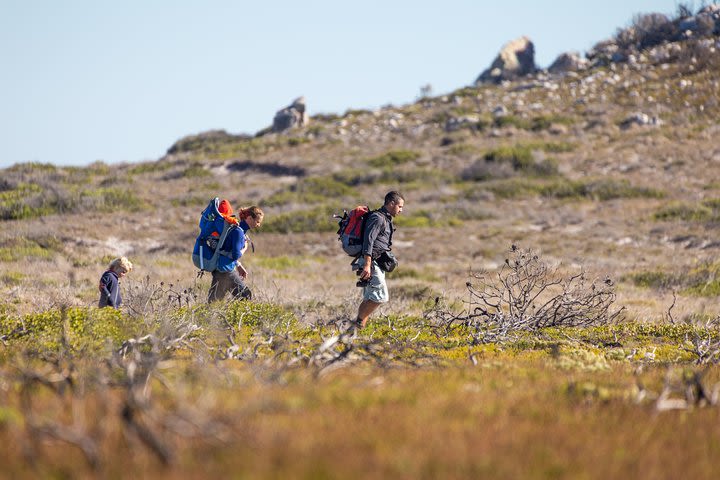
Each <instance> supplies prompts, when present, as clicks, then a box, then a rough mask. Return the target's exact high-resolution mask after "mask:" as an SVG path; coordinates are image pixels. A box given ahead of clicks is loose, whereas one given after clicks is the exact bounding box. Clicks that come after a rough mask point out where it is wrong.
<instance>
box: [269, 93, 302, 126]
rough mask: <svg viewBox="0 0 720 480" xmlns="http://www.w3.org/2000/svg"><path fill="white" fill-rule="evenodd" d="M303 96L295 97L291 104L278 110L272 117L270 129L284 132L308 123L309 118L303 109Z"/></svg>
mask: <svg viewBox="0 0 720 480" xmlns="http://www.w3.org/2000/svg"><path fill="white" fill-rule="evenodd" d="M305 110H306V108H305V97H298V98H296V99H295V100H294V101H293V103H292V104H290V105H289V106H287V107H285V108H283V109H282V110H279V111H278V112H277V113H276V114H275V118H274V119H273V126H272V131H273V132H275V133H279V132H284V131H285V130H290V129H293V128H302V127H304V126H306V125H307V124H308V121H309V118H308V114H307V112H306V111H305Z"/></svg>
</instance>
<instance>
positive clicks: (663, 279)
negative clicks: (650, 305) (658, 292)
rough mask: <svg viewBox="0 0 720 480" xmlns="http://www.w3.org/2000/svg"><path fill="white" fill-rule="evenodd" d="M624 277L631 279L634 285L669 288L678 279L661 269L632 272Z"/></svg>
mask: <svg viewBox="0 0 720 480" xmlns="http://www.w3.org/2000/svg"><path fill="white" fill-rule="evenodd" d="M624 279H627V280H630V281H631V282H632V283H633V284H634V285H636V286H638V287H645V288H656V289H661V288H669V287H672V286H674V285H675V284H676V283H677V279H676V278H675V277H673V276H672V275H669V274H667V273H665V272H661V271H657V270H656V271H650V272H637V273H632V274H630V275H628V276H627V277H625V278H624Z"/></svg>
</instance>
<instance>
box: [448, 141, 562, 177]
mask: <svg viewBox="0 0 720 480" xmlns="http://www.w3.org/2000/svg"><path fill="white" fill-rule="evenodd" d="M515 172H519V173H524V174H527V175H534V176H552V175H557V173H558V168H557V162H556V161H555V160H554V159H552V158H548V159H544V160H542V161H536V160H535V157H534V155H533V150H532V149H531V148H530V147H528V146H523V145H516V146H514V147H508V146H504V147H499V148H496V149H494V150H491V151H489V152H487V153H486V154H485V155H484V156H483V158H482V159H480V160H478V161H476V162H475V163H474V164H472V165H471V166H469V167H468V168H466V169H465V170H464V171H463V172H462V174H461V177H462V178H463V180H472V181H486V180H490V179H493V178H506V177H509V176H512V175H513V174H514V173H515Z"/></svg>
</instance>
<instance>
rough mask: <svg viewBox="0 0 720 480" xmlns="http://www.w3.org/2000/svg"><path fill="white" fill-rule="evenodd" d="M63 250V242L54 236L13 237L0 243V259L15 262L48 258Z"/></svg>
mask: <svg viewBox="0 0 720 480" xmlns="http://www.w3.org/2000/svg"><path fill="white" fill-rule="evenodd" d="M61 251H63V244H62V243H61V242H60V241H59V240H58V239H57V238H55V237H52V236H46V237H38V238H26V237H13V238H10V239H8V240H6V241H4V242H3V243H2V244H0V261H3V262H15V261H18V260H25V259H49V258H51V257H52V256H53V254H54V253H55V252H61Z"/></svg>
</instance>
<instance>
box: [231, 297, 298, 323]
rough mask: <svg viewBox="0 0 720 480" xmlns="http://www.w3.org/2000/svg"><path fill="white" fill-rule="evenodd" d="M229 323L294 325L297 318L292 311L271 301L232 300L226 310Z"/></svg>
mask: <svg viewBox="0 0 720 480" xmlns="http://www.w3.org/2000/svg"><path fill="white" fill-rule="evenodd" d="M225 315H226V318H227V321H228V323H230V324H231V325H233V326H252V327H258V326H262V327H269V326H274V325H275V326H278V325H284V326H293V325H296V324H297V318H295V315H294V314H293V313H292V312H289V311H287V310H285V309H284V308H282V307H280V306H278V305H273V304H271V303H259V302H232V303H230V305H229V306H228V307H227V309H226V310H225Z"/></svg>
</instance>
